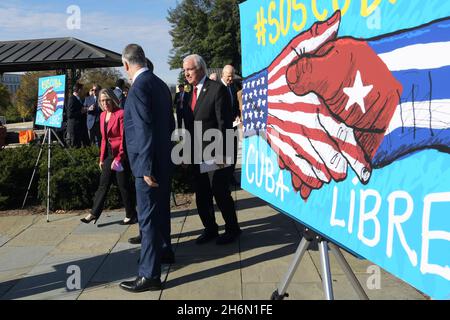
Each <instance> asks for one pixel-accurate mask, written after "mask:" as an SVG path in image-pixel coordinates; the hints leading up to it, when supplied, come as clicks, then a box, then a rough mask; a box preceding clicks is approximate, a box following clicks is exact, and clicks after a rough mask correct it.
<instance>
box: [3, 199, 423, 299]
mask: <svg viewBox="0 0 450 320" xmlns="http://www.w3.org/2000/svg"><path fill="white" fill-rule="evenodd" d="M233 196H234V198H235V201H236V206H237V209H238V219H239V222H240V226H241V228H242V230H243V233H242V235H241V236H240V239H239V241H237V242H235V243H232V244H230V245H226V246H217V245H215V244H214V243H209V244H205V245H201V246H199V245H196V244H195V238H196V237H198V236H199V235H200V233H201V231H202V224H201V221H200V219H199V217H198V215H197V213H196V210H195V207H194V205H192V206H191V207H190V208H188V209H184V210H173V212H172V242H173V244H174V249H175V258H176V263H175V264H172V265H163V275H162V280H163V281H164V288H163V290H162V291H158V292H144V293H139V294H133V293H128V292H126V291H123V290H122V289H120V287H119V283H120V282H121V281H123V280H127V279H132V278H134V277H135V276H136V272H137V259H138V256H139V245H131V244H129V243H128V242H127V240H128V238H130V237H133V236H136V235H137V234H138V226H137V225H133V226H122V225H119V222H120V221H121V220H122V219H123V217H124V215H125V214H124V211H122V210H118V211H110V212H104V214H103V216H102V217H101V218H100V219H99V221H98V222H97V225H93V224H91V225H85V224H83V223H81V222H80V218H81V216H79V215H74V214H61V215H51V216H50V222H49V223H47V222H46V218H45V216H41V215H40V216H36V215H33V216H2V217H0V299H69V300H72V299H80V300H93V299H150V300H156V299H173V300H186V299H193V300H204V299H214V300H215V299H218V300H228V299H237V300H239V299H250V300H251V299H263V300H267V299H269V298H270V296H271V294H272V292H273V291H274V290H276V288H277V286H278V284H279V282H280V281H281V280H282V279H283V278H284V275H285V273H286V272H287V270H288V267H289V265H290V263H291V260H292V258H293V254H294V252H295V249H296V248H297V246H298V244H299V241H300V237H301V234H300V232H299V230H300V229H301V228H300V225H299V224H297V223H296V222H295V221H293V220H292V219H290V218H289V217H287V216H285V215H283V214H280V213H277V212H276V211H275V210H274V209H272V208H271V207H269V206H268V205H267V204H266V203H265V202H263V201H262V200H260V199H258V198H255V197H253V196H252V195H250V194H249V193H247V192H246V191H243V190H238V191H234V192H233ZM216 213H217V211H216ZM216 216H217V218H218V223H219V224H220V225H222V226H223V220H222V218H221V215H220V213H217V215H216ZM221 232H223V229H221ZM344 255H345V257H346V258H347V259H348V262H349V263H350V265H351V267H352V269H353V270H354V272H355V273H356V275H357V277H358V279H359V280H360V282H361V283H362V285H363V287H364V288H365V290H366V292H367V294H368V296H369V298H371V299H425V296H424V295H422V294H421V293H419V292H418V291H416V290H415V289H414V288H412V287H411V286H409V285H408V284H406V283H404V282H402V281H400V280H399V279H397V278H395V277H393V276H391V275H389V274H388V273H386V272H384V271H382V270H381V280H380V288H379V289H374V290H368V289H367V281H368V279H369V277H370V276H372V278H373V274H372V273H368V272H367V271H368V268H369V267H370V266H371V263H370V262H368V261H366V260H359V259H356V258H354V257H353V256H351V255H349V254H347V253H345V254H344ZM330 260H331V271H332V276H333V287H334V294H335V299H357V295H356V293H355V292H354V291H353V289H352V287H351V286H350V284H349V282H348V281H347V279H346V277H345V275H344V274H343V272H342V270H341V269H340V268H339V266H338V265H337V262H336V261H335V260H334V256H333V255H332V254H330ZM78 268H79V269H78ZM74 270H75V271H74ZM78 270H79V271H80V273H79V274H80V275H81V278H80V283H79V285H80V289H79V290H77V289H72V290H70V288H71V287H70V286H69V289H68V287H67V284H68V283H69V285H70V284H72V285H76V284H77V282H76V278H75V277H74V275H76V274H77V271H78ZM372 272H373V271H372ZM74 279H75V280H74ZM369 282H370V283H376V282H374V281H369ZM287 292H288V293H289V298H287V299H323V298H324V295H323V292H322V284H321V275H320V261H319V254H318V251H317V249H312V250H309V251H307V253H306V254H305V256H304V258H303V259H302V261H301V263H300V266H299V267H298V270H297V272H296V273H295V276H294V278H293V280H292V282H291V284H290V285H289V287H288V290H287Z"/></svg>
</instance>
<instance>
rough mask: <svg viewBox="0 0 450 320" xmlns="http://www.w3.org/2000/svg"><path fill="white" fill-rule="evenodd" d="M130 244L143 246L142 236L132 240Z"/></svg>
mask: <svg viewBox="0 0 450 320" xmlns="http://www.w3.org/2000/svg"><path fill="white" fill-rule="evenodd" d="M128 242H129V243H131V244H141V236H137V237H133V238H130V239H128Z"/></svg>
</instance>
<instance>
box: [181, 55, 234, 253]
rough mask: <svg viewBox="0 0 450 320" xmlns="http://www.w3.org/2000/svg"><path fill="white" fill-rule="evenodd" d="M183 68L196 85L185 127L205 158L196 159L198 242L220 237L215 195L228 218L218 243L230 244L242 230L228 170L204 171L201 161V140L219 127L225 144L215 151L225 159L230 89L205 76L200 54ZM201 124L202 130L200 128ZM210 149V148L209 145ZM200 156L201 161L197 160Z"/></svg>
mask: <svg viewBox="0 0 450 320" xmlns="http://www.w3.org/2000/svg"><path fill="white" fill-rule="evenodd" d="M183 69H184V74H185V77H186V80H187V81H188V82H189V84H191V85H192V86H193V90H191V92H192V94H191V97H190V99H189V100H188V101H189V105H188V107H185V108H184V119H185V127H186V129H187V130H188V131H189V133H190V134H191V140H192V141H194V149H192V150H194V152H193V155H194V157H195V156H199V155H200V156H201V157H202V156H203V157H202V159H194V174H195V179H194V180H195V182H196V190H195V195H196V204H197V210H198V213H199V216H200V219H201V220H202V223H203V226H204V227H205V230H204V231H203V233H202V234H201V235H200V237H198V238H197V240H196V243H197V244H203V243H206V242H209V241H211V240H213V239H215V238H217V237H218V225H217V223H216V219H215V215H214V205H213V197H214V198H215V200H216V203H217V206H218V207H219V209H220V211H221V212H222V216H223V219H224V220H225V233H223V234H222V235H221V236H220V237H219V238H217V241H216V244H219V245H221V244H227V243H231V242H233V241H235V240H236V239H237V237H238V236H239V234H240V233H241V230H240V228H239V225H238V221H237V217H236V209H235V206H234V202H233V198H232V197H231V193H230V188H229V171H228V170H226V169H223V168H222V169H218V170H215V171H212V172H204V173H201V171H200V165H199V163H200V162H202V161H204V160H211V159H205V157H206V156H207V155H203V153H206V152H204V151H205V148H207V146H208V144H209V143H210V142H209V141H202V140H203V139H202V138H203V135H204V133H205V132H206V131H207V130H210V129H215V130H218V131H220V133H221V137H220V139H219V140H220V141H219V144H218V145H220V144H221V143H222V146H221V147H220V148H218V149H219V150H216V154H215V155H212V156H213V157H214V161H215V162H216V163H224V158H225V152H224V149H226V148H225V145H226V139H225V138H226V130H227V129H231V128H232V113H231V110H230V108H229V105H230V102H229V100H230V96H229V94H228V92H227V89H226V88H225V87H224V86H223V85H222V84H221V83H219V82H215V81H212V80H210V79H208V78H207V77H206V63H205V62H204V60H203V58H202V57H200V56H199V55H190V56H187V57H186V58H185V59H184V61H183ZM199 124H201V130H199V129H198V127H199ZM199 141H200V148H201V150H199V151H201V154H200V152H197V150H196V148H195V144H196V143H197V144H198V142H199ZM208 149H209V148H208ZM198 160H200V161H198Z"/></svg>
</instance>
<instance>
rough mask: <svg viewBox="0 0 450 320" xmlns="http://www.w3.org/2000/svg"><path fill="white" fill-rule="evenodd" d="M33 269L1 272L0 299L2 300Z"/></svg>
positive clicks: (26, 268)
mask: <svg viewBox="0 0 450 320" xmlns="http://www.w3.org/2000/svg"><path fill="white" fill-rule="evenodd" d="M32 268H33V267H32V266H31V267H24V268H16V269H11V270H8V271H0V299H2V296H3V295H4V294H6V293H7V292H8V291H9V290H10V289H11V288H12V287H14V286H15V285H16V284H17V283H18V282H19V281H20V279H22V277H23V276H25V275H26V274H27V273H28V272H29V271H30V270H31V269H32Z"/></svg>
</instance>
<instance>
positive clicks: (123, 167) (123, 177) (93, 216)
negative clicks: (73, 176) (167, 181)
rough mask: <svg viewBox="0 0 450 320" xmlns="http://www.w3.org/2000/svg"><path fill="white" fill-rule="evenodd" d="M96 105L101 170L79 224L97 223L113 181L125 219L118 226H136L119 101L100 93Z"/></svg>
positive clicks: (108, 90)
mask: <svg viewBox="0 0 450 320" xmlns="http://www.w3.org/2000/svg"><path fill="white" fill-rule="evenodd" d="M99 100H100V105H101V107H102V109H103V110H104V111H103V112H102V113H101V115H100V128H101V135H102V142H101V147H100V161H99V167H100V169H101V170H102V174H101V176H100V184H99V187H98V189H97V192H96V193H95V196H94V204H93V206H92V209H91V213H90V214H89V215H87V216H86V217H85V218H82V219H81V221H82V222H84V223H90V222H92V221H94V224H95V223H97V220H98V218H99V217H100V215H101V213H102V211H103V206H104V203H105V200H106V197H107V195H108V191H109V188H110V186H111V183H112V180H113V178H114V177H115V179H116V180H117V185H118V187H119V190H120V195H121V196H122V201H123V205H124V207H125V214H126V217H125V219H124V220H123V221H122V224H134V223H136V222H137V214H136V208H135V189H134V187H133V184H132V183H131V171H130V166H129V163H128V160H127V157H126V154H125V152H124V150H123V145H124V138H123V132H124V128H123V110H122V109H120V108H119V99H117V96H116V95H115V93H114V92H113V91H112V90H111V89H103V90H101V91H100V94H99Z"/></svg>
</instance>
